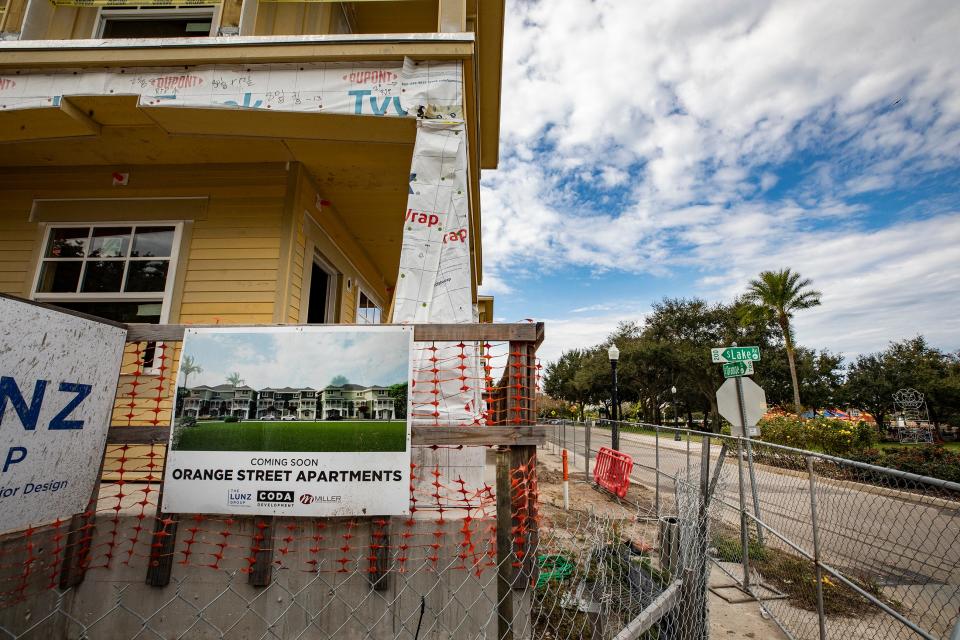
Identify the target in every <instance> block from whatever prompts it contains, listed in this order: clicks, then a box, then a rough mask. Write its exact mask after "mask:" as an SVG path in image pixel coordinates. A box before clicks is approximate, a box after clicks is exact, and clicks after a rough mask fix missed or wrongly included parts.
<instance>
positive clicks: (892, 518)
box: [548, 425, 960, 633]
mask: <svg viewBox="0 0 960 640" xmlns="http://www.w3.org/2000/svg"><path fill="white" fill-rule="evenodd" d="M555 428H556V429H557V431H556V432H555V434H554V436H555V438H554V439H555V440H559V439H562V440H563V441H564V443H565V446H566V448H567V449H569V450H571V451H574V450H575V451H577V452H579V455H578V456H577V463H576V470H577V471H581V472H582V471H583V468H584V463H583V458H582V457H581V456H582V454H583V445H584V437H585V433H584V429H583V428H582V427H574V426H573V425H567V426H566V427H565V429H563V428H559V427H555ZM620 440H621V447H620V448H621V450H622V451H624V452H625V453H628V454H630V455H631V456H632V457H633V460H634V472H633V479H635V480H637V481H638V482H641V483H643V484H644V485H646V486H648V487H651V488H655V487H656V479H657V476H658V474H657V473H656V472H655V471H654V469H655V468H656V467H657V455H658V450H659V468H660V469H661V474H659V477H660V497H661V512H665V513H670V512H672V511H673V491H674V481H673V479H672V478H673V477H674V476H677V475H678V474H679V475H680V476H681V477H686V474H687V473H688V470H689V474H690V476H689V477H690V478H691V480H692V481H693V482H697V479H698V478H699V469H700V456H701V449H700V444H699V443H696V442H691V443H690V444H689V453H688V445H687V443H686V442H674V441H673V434H672V433H669V432H668V433H667V434H666V435H664V436H661V437H660V438H659V441H658V439H657V438H655V437H654V436H652V435H651V436H648V435H643V434H635V433H622V434H621V436H620ZM609 443H610V435H609V430H606V429H599V428H594V429H592V430H591V443H590V444H591V447H590V448H591V451H593V452H596V450H597V449H598V448H599V447H601V446H609ZM658 445H659V446H658ZM548 446H550V445H548ZM719 449H720V447H719V446H718V445H713V446H711V469H710V471H711V473H713V470H714V468H715V465H716V462H717V458H718V454H719ZM688 456H689V457H688ZM736 463H737V459H736V455H735V454H734V455H730V456H727V458H726V461H725V464H724V466H723V469H722V473H721V476H720V483H719V486H718V490H717V493H716V496H715V501H718V502H719V504H717V507H718V509H716V511H717V516H718V517H720V518H721V519H723V520H724V521H726V522H728V523H730V524H733V525H735V526H737V525H738V523H739V514H738V512H737V508H738V504H739V493H738V484H737V464H736ZM798 463H799V464H798V469H797V472H795V473H790V472H785V471H782V470H779V469H776V468H773V467H767V466H763V465H757V466H756V483H757V484H756V487H757V495H758V498H759V502H760V512H761V518H762V520H763V522H764V523H766V524H767V525H769V526H770V527H772V528H773V529H775V530H777V531H778V532H779V533H781V534H782V535H783V537H785V538H786V539H788V540H789V541H791V542H792V543H793V544H795V545H797V546H798V547H800V548H802V549H805V550H806V551H807V552H808V553H810V554H811V555H812V553H813V528H812V524H811V522H812V518H811V509H810V485H809V478H808V476H807V475H806V473H805V468H804V467H803V466H802V465H803V461H802V460H798ZM744 477H745V479H746V481H747V502H748V507H749V508H751V510H752V507H751V506H750V492H749V486H750V485H749V476H748V474H747V469H746V464H744ZM817 501H818V515H819V517H818V522H819V523H820V542H821V553H822V557H823V560H824V562H825V563H827V564H829V565H831V566H833V567H835V568H838V569H840V570H841V571H845V572H849V574H850V575H853V576H855V577H858V578H861V579H862V578H867V577H869V578H873V579H876V580H877V581H878V582H879V583H880V584H882V585H886V586H890V587H892V588H894V589H896V594H897V595H898V599H900V600H901V601H902V602H903V604H904V605H905V606H906V607H907V608H910V609H912V614H911V616H910V617H911V618H912V619H915V620H917V621H919V622H921V623H922V626H925V627H926V628H930V629H931V630H933V631H934V632H935V633H946V632H947V630H948V627H949V624H950V621H951V620H952V619H954V618H955V617H956V615H957V603H958V602H960V503H946V504H944V503H943V502H941V501H926V502H925V501H923V500H922V499H916V498H914V497H913V496H910V495H906V494H899V495H894V496H891V495H881V494H879V493H877V492H872V491H871V487H863V488H860V487H858V486H856V485H851V483H840V482H834V481H827V480H823V479H820V480H818V482H817ZM728 505H729V506H728ZM767 536H768V537H772V536H773V534H771V533H770V532H767ZM911 594H912V595H911Z"/></svg>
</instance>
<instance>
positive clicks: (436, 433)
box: [107, 425, 547, 447]
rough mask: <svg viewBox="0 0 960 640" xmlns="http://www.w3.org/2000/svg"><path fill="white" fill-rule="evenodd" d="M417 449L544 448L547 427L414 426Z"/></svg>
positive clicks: (123, 430) (116, 434)
mask: <svg viewBox="0 0 960 640" xmlns="http://www.w3.org/2000/svg"><path fill="white" fill-rule="evenodd" d="M410 435H411V440H412V442H413V445H414V446H417V447H426V446H433V445H465V446H496V445H504V446H510V445H542V444H544V443H545V442H546V439H547V427H546V426H545V425H523V426H518V427H516V426H496V427H433V426H419V425H414V426H413V427H412V429H411V434H410ZM169 439H170V427H169V426H160V427H123V426H119V427H117V426H115V427H110V431H109V433H108V434H107V442H109V443H110V444H150V443H154V442H166V441H167V440H169Z"/></svg>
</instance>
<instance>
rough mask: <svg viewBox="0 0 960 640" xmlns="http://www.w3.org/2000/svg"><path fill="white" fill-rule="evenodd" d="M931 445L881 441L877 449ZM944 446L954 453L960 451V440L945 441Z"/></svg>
mask: <svg viewBox="0 0 960 640" xmlns="http://www.w3.org/2000/svg"><path fill="white" fill-rule="evenodd" d="M923 446H927V447H929V446H930V443H928V442H926V443H925V442H880V443H878V444H877V449H899V448H900V447H923ZM940 446H942V447H943V448H944V449H946V450H947V451H952V452H953V453H960V442H944V443H942V444H941V445H940Z"/></svg>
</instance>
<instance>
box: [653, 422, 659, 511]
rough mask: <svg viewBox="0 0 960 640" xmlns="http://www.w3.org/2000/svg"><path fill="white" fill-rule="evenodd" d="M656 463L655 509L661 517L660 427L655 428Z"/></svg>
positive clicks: (654, 475)
mask: <svg viewBox="0 0 960 640" xmlns="http://www.w3.org/2000/svg"><path fill="white" fill-rule="evenodd" d="M654 460H655V462H654V465H655V466H656V469H655V470H654V472H653V477H654V478H655V482H656V486H655V487H654V494H653V502H654V505H653V511H654V514H655V515H656V516H657V518H659V517H660V427H659V426H657V427H655V428H654Z"/></svg>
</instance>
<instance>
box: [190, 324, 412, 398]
mask: <svg viewBox="0 0 960 640" xmlns="http://www.w3.org/2000/svg"><path fill="white" fill-rule="evenodd" d="M409 352H410V332H409V331H407V330H402V331H397V330H395V329H386V328H378V329H374V330H371V329H370V328H364V329H360V330H358V329H357V328H356V327H351V328H345V329H339V328H336V329H333V330H331V329H330V328H319V327H314V328H309V327H307V328H301V329H299V330H295V331H294V330H279V331H278V330H276V329H269V330H251V329H249V328H247V329H245V330H243V331H233V330H231V329H229V328H225V327H224V328H218V329H216V330H215V332H213V333H203V332H201V333H196V334H188V335H187V336H186V340H185V341H184V346H183V355H184V356H186V355H190V356H193V359H194V362H196V363H197V364H198V365H199V366H200V367H201V368H202V369H203V370H202V371H201V372H199V373H194V374H192V375H190V376H189V379H188V381H187V382H188V383H189V386H191V387H195V386H198V385H201V384H205V385H209V386H216V385H218V384H225V383H226V381H227V380H226V378H227V376H228V375H230V374H231V373H233V372H238V373H239V374H240V377H241V378H243V380H244V384H246V385H248V386H250V387H252V388H254V389H258V390H259V389H263V388H266V387H274V388H277V387H312V388H314V389H322V388H324V387H326V386H327V385H328V384H330V382H331V380H333V378H334V377H335V376H338V375H342V376H346V378H347V380H348V381H349V382H351V383H354V384H362V385H364V386H373V385H379V386H385V387H386V386H390V385H391V384H396V383H398V382H406V381H407V380H408V379H409V377H410V376H409V366H410V365H409ZM183 382H184V381H183V376H182V375H181V376H180V379H179V380H178V382H177V386H183Z"/></svg>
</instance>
